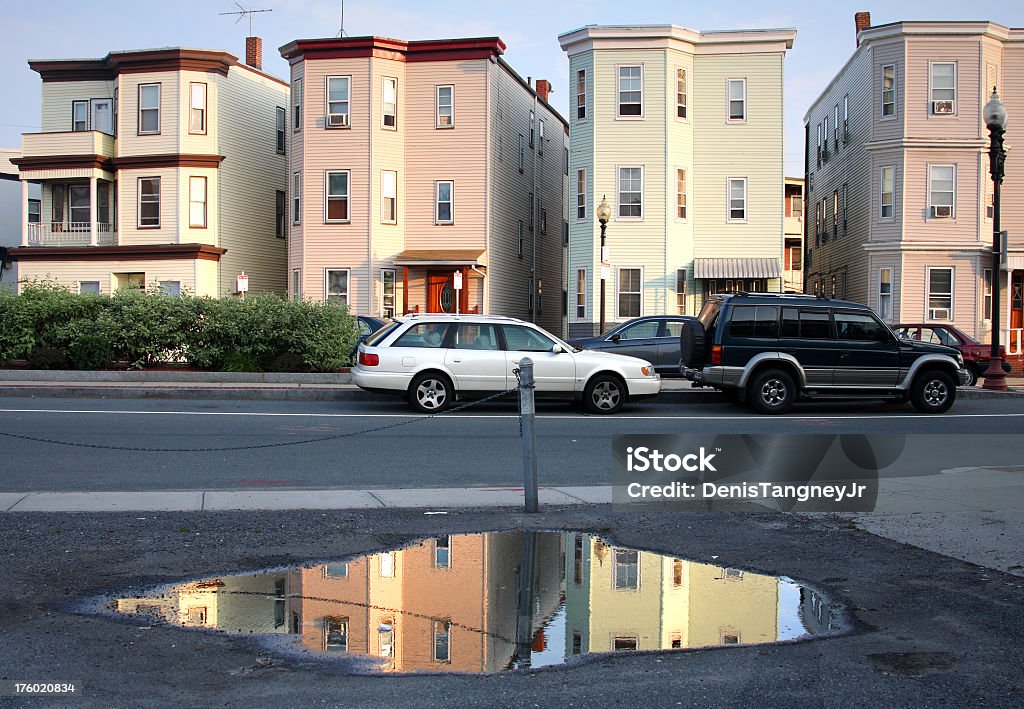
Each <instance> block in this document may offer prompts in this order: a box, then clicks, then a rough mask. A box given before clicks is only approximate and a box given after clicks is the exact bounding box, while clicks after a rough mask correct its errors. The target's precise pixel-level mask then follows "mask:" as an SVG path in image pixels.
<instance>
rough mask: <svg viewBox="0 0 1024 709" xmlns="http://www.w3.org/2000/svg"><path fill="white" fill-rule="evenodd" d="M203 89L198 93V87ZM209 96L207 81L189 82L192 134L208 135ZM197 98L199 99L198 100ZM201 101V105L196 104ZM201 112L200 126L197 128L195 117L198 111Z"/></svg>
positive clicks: (189, 112)
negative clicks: (194, 122) (194, 123)
mask: <svg viewBox="0 0 1024 709" xmlns="http://www.w3.org/2000/svg"><path fill="white" fill-rule="evenodd" d="M200 88H201V89H202V91H199V92H198V94H197V89H200ZM207 96H208V89H207V86H206V82H203V81H190V82H189V84H188V132H189V134H190V135H206V132H207V127H206V122H207V121H206V116H207V114H206V107H207ZM197 99H199V100H198V101H197ZM197 103H199V104H200V105H198V106H197V105H196V104H197ZM197 111H198V112H199V127H198V128H196V127H195V126H194V125H193V120H192V119H193V118H194V117H195V115H196V112H197Z"/></svg>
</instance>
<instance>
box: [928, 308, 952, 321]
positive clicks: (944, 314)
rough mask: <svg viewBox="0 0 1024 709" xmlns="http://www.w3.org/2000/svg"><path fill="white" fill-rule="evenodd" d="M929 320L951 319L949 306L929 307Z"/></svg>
mask: <svg viewBox="0 0 1024 709" xmlns="http://www.w3.org/2000/svg"><path fill="white" fill-rule="evenodd" d="M928 319H929V320H950V319H951V318H950V316H949V308H929V309H928Z"/></svg>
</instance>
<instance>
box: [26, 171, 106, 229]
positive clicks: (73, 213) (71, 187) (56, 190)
mask: <svg viewBox="0 0 1024 709" xmlns="http://www.w3.org/2000/svg"><path fill="white" fill-rule="evenodd" d="M30 181H32V180H31V177H25V176H23V179H22V183H21V185H22V187H21V191H22V230H21V246H116V245H117V243H118V235H117V199H116V194H117V190H116V183H115V182H114V181H113V180H112V179H110V180H108V179H102V178H100V177H97V176H92V177H89V178H86V179H69V180H41V181H40V183H41V186H42V188H41V190H40V199H38V200H32V199H29V182H30Z"/></svg>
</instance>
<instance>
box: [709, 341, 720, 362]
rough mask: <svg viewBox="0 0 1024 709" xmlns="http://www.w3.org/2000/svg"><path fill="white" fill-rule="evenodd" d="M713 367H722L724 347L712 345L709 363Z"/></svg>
mask: <svg viewBox="0 0 1024 709" xmlns="http://www.w3.org/2000/svg"><path fill="white" fill-rule="evenodd" d="M708 364H710V365H711V366H712V367H721V366H722V346H721V345H711V360H710V361H709V362H708Z"/></svg>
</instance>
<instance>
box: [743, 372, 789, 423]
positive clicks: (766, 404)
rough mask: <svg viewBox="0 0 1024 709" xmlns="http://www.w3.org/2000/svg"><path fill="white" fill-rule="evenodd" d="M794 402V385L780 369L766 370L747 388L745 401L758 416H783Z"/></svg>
mask: <svg viewBox="0 0 1024 709" xmlns="http://www.w3.org/2000/svg"><path fill="white" fill-rule="evenodd" d="M795 400H796V383H795V382H794V381H793V377H791V376H790V375H789V374H787V373H786V372H784V371H782V370H781V369H767V370H765V371H763V372H761V373H759V374H758V375H757V376H755V377H754V379H753V381H751V382H750V384H749V385H748V387H747V401H748V402H749V403H750V405H751V407H753V409H754V411H756V412H757V413H759V414H783V413H785V412H787V411H789V409H790V407H792V406H793V402H794V401H795Z"/></svg>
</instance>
